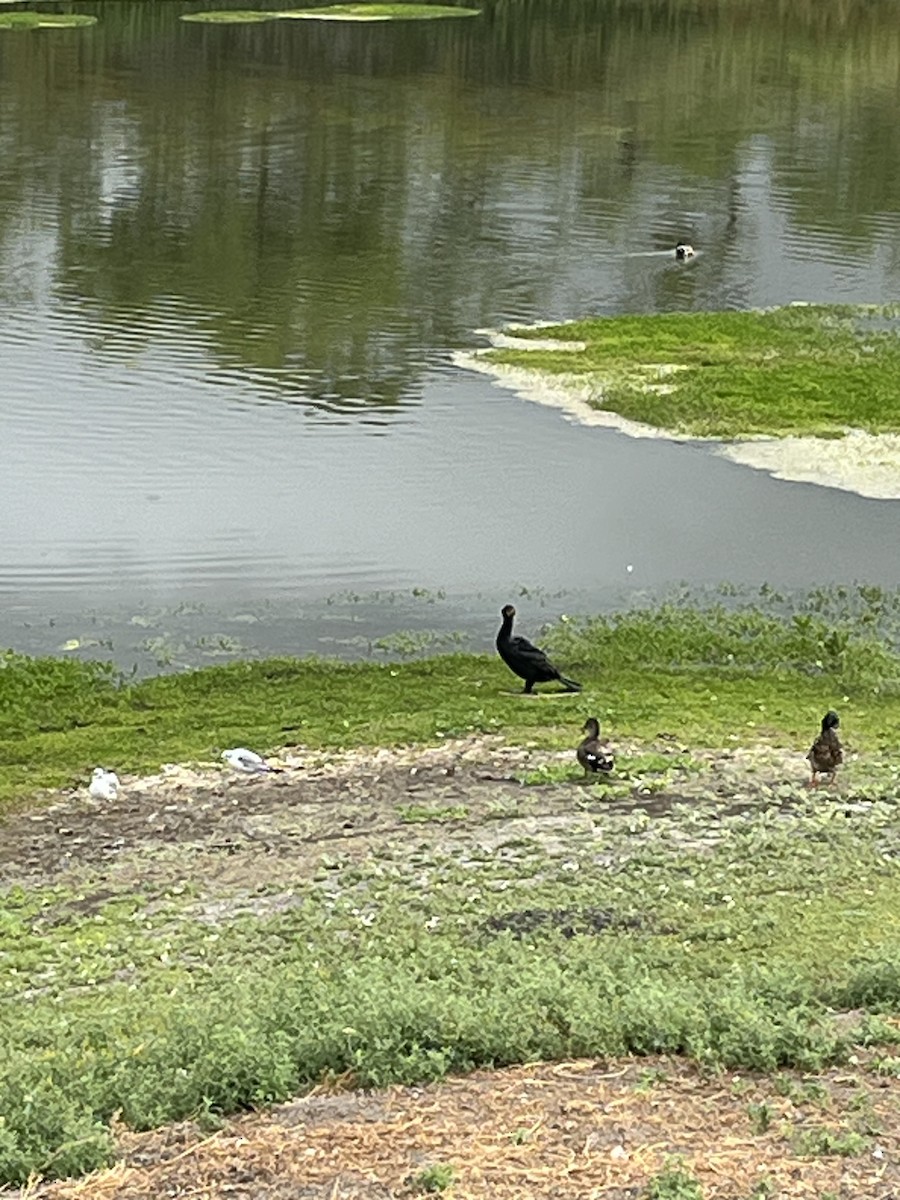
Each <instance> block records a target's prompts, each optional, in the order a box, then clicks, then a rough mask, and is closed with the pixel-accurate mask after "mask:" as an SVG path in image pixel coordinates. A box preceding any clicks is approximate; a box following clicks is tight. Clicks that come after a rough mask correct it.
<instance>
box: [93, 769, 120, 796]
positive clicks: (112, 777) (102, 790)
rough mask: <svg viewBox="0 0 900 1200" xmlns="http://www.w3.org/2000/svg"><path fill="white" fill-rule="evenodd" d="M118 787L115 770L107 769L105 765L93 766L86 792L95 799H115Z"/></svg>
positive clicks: (117, 794)
mask: <svg viewBox="0 0 900 1200" xmlns="http://www.w3.org/2000/svg"><path fill="white" fill-rule="evenodd" d="M119 787H120V784H119V777H118V775H117V774H116V773H115V771H107V770H106V768H105V767H94V770H93V772H92V774H91V784H90V787H89V788H88V794H89V795H91V796H93V797H94V799H95V800H117V799H118V796H119Z"/></svg>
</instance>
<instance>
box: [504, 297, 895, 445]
mask: <svg viewBox="0 0 900 1200" xmlns="http://www.w3.org/2000/svg"><path fill="white" fill-rule="evenodd" d="M898 322H900V309H897V308H885V307H879V308H875V307H853V306H834V305H832V306H826V305H791V306H788V307H785V308H778V309H772V310H769V311H764V312H760V311H756V312H698V313H665V314H654V315H642V316H621V317H596V318H591V319H587V320H581V321H574V322H571V323H568V324H565V325H557V326H550V327H546V326H542V327H539V328H531V329H519V328H515V329H513V330H510V331H509V332H514V333H515V334H516V335H517V336H521V337H523V338H526V339H527V338H557V339H563V340H568V341H572V342H579V341H580V342H584V343H586V346H585V349H584V350H580V351H562V350H546V349H540V348H535V349H534V350H528V349H521V350H520V349H502V350H501V349H497V350H491V351H488V352H486V354H485V357H486V358H487V360H488V361H493V362H496V363H503V364H510V365H514V366H521V367H526V368H528V369H530V370H535V371H539V372H547V373H549V374H551V375H561V376H569V377H573V378H574V379H575V380H576V381H577V382H578V383H579V384H580V385H581V386H582V387H583V385H584V382H585V380H590V381H592V382H593V383H594V384H595V385H596V392H597V395H598V400H597V402H596V403H597V407H602V408H605V409H611V410H612V411H614V412H617V413H619V414H621V415H622V416H623V417H627V418H630V419H632V420H636V421H642V422H645V423H647V424H650V425H654V426H656V427H657V428H659V429H665V430H671V431H674V432H678V433H684V434H691V435H695V436H698V437H714V438H739V437H742V436H748V435H753V434H768V435H775V436H781V435H786V434H816V435H819V436H824V437H840V436H842V435H843V434H844V433H845V431H846V430H847V429H848V428H858V429H864V430H867V431H869V432H871V433H883V432H897V431H898V430H900V394H898V391H897V388H896V386H895V381H896V378H897V375H898V371H900V337H898V336H897V335H898V331H900V324H898Z"/></svg>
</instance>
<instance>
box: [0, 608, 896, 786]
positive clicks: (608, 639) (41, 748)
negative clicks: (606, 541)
mask: <svg viewBox="0 0 900 1200" xmlns="http://www.w3.org/2000/svg"><path fill="white" fill-rule="evenodd" d="M725 600H726V601H727V604H726V603H725V602H718V601H716V600H715V599H713V600H709V599H705V600H703V601H702V602H698V601H697V600H696V598H693V597H692V596H690V595H687V596H684V597H679V598H676V599H675V600H673V601H672V602H670V603H664V604H660V605H657V606H656V607H654V608H650V609H647V610H635V611H630V612H623V613H618V614H611V615H605V616H600V617H585V618H571V619H564V620H562V621H561V622H559V623H558V624H557V625H555V626H553V627H551V628H549V629H547V630H545V631H544V633H542V634H540V636H538V633H537V631H536V630H534V629H529V632H530V633H531V634H532V635H533V636H535V637H536V638H537V639H538V640H539V641H542V642H543V643H544V644H545V645H546V647H547V648H548V649H549V650H550V651H551V652H552V654H553V656H554V658H555V659H556V661H557V662H558V663H559V664H560V665H561V666H563V667H564V668H565V669H566V670H568V671H569V672H571V673H572V674H574V675H576V677H578V678H581V679H582V680H583V682H584V685H585V688H584V691H583V692H581V693H580V694H572V695H564V696H556V697H553V698H549V697H547V696H536V697H527V696H522V695H521V694H519V693H518V685H519V681H518V680H517V679H516V678H515V677H514V676H512V675H511V674H510V673H509V671H507V669H506V668H505V667H504V666H503V664H502V663H501V662H500V661H499V659H498V658H497V656H496V655H477V654H447V655H436V656H434V657H430V658H426V659H422V660H418V661H411V662H403V663H395V664H391V663H372V662H365V663H353V664H348V663H340V662H333V661H326V660H312V659H311V660H297V659H271V660H267V661H264V662H238V663H232V664H229V665H226V666H215V667H207V668H204V669H202V670H197V671H188V672H184V673H182V674H179V675H169V676H165V677H157V678H152V679H146V680H142V681H137V682H136V681H129V680H121V679H118V678H116V677H115V675H114V673H113V671H112V670H111V668H109V667H107V666H104V665H102V664H97V663H91V662H78V661H73V660H69V659H66V660H62V659H49V658H47V659H31V658H27V657H25V656H22V655H17V654H14V653H7V654H5V655H2V656H0V804H2V803H3V802H9V801H10V800H14V799H16V798H17V797H21V796H23V795H27V794H28V793H29V792H34V791H35V790H36V789H39V788H43V787H59V786H63V785H71V784H74V783H78V782H82V783H83V782H85V781H86V780H87V778H88V776H89V774H90V771H91V769H92V768H93V767H94V766H95V765H97V764H98V763H100V764H103V765H107V766H112V767H114V768H116V769H117V770H120V771H124V772H126V773H133V772H141V771H150V770H157V769H158V768H159V765H160V763H162V762H167V761H196V760H204V761H209V760H210V759H214V758H216V757H217V756H218V753H219V751H220V750H221V749H223V748H225V747H227V746H230V745H251V746H253V747H255V748H257V749H259V750H261V751H265V750H269V749H272V748H275V747H278V746H283V745H290V744H293V743H298V742H299V743H303V744H305V745H308V746H311V747H316V748H334V749H341V748H349V747H356V746H367V745H387V746H390V745H400V744H404V743H410V742H437V741H442V740H444V739H446V738H448V737H460V736H465V735H467V734H473V733H474V734H478V733H485V734H498V733H502V734H503V736H504V737H505V738H506V739H507V740H509V741H511V742H513V743H516V742H519V743H521V744H522V745H534V746H542V747H546V748H563V747H571V746H573V745H574V743H575V741H577V738H578V736H579V731H580V728H581V725H582V724H583V722H584V719H585V717H586V716H590V715H595V716H597V717H598V718H599V719H600V721H601V723H602V726H603V732H604V735H606V734H609V735H610V736H611V738H612V740H613V743H615V740H616V738H622V737H636V738H640V739H644V740H653V739H656V738H657V736H658V735H659V734H666V735H668V736H669V738H670V739H671V740H672V744H673V746H674V747H675V748H680V749H681V750H683V751H684V752H687V753H689V752H690V749H691V747H694V746H698V745H699V746H710V745H711V746H721V745H727V744H729V743H734V742H736V743H744V742H752V741H757V740H759V739H769V740H778V741H781V742H782V743H783V744H786V745H798V746H802V745H803V744H804V743H807V742H808V741H809V739H810V737H811V735H812V733H814V732H815V730H816V728H817V727H818V724H819V721H820V719H821V716H822V713H823V712H824V711H825V710H826V709H828V708H830V707H834V708H837V709H838V710H839V711H840V712H841V714H842V718H843V720H844V728H845V730H846V731H847V732H848V733H849V734H850V736H851V737H852V739H853V742H854V744H856V745H859V746H865V747H866V748H867V749H868V750H869V751H871V752H880V750H881V748H882V747H891V746H893V745H894V744H895V730H896V728H897V726H898V723H900V656H898V653H897V651H896V646H897V645H898V644H900V636H898V630H900V595H898V593H892V592H886V591H883V590H881V589H879V588H867V587H858V588H849V589H848V588H835V589H831V590H818V591H816V592H813V593H810V594H808V595H806V596H803V597H799V598H793V599H792V598H788V597H784V596H780V595H778V594H777V593H774V592H772V591H771V589H763V591H762V592H761V593H760V594H759V595H758V596H754V597H744V598H743V599H741V598H740V597H738V598H735V597H733V596H727V597H725ZM545 690H550V691H552V690H553V689H552V688H549V689H545ZM657 765H658V766H660V769H662V767H663V766H664V764H657ZM671 765H672V764H669V766H671ZM650 766H651V765H650V764H643V765H641V764H638V769H645V768H646V773H647V774H648V775H651V774H653V773H654V771H653V770H651V769H650ZM621 767H622V770H623V771H627V767H628V764H627V762H626V761H625V760H622V763H621ZM561 769H563V768H561ZM666 769H669V768H668V767H666ZM569 770H570V768H569V767H568V766H567V767H565V768H564V771H565V772H566V773H568V772H569ZM538 781H539V780H538Z"/></svg>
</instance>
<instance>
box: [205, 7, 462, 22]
mask: <svg viewBox="0 0 900 1200" xmlns="http://www.w3.org/2000/svg"><path fill="white" fill-rule="evenodd" d="M480 11H481V10H480V9H477V8H463V7H461V6H457V5H452V4H378V3H375V2H373V3H361V4H328V5H323V6H321V7H319V8H293V9H231V10H229V9H217V10H213V11H211V12H194V13H184V14H182V17H181V19H182V21H190V22H194V23H197V24H208V25H247V24H253V23H254V22H260V21H283V20H288V21H289V20H308V21H429V20H435V19H440V18H442V17H477V16H479V15H480Z"/></svg>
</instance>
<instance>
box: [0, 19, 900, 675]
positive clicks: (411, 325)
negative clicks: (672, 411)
mask: <svg viewBox="0 0 900 1200" xmlns="http://www.w3.org/2000/svg"><path fill="white" fill-rule="evenodd" d="M273 6H274V5H273ZM48 7H50V8H53V7H57V6H54V5H49V6H48ZM64 7H66V8H67V9H70V8H73V7H74V8H75V9H76V10H79V11H88V12H90V11H93V12H97V13H98V14H99V16H100V22H99V24H98V25H96V26H95V27H93V28H90V29H86V30H79V29H74V30H64V31H46V30H45V31H39V32H33V33H21V32H19V33H12V32H5V33H3V32H0V164H2V167H0V421H2V438H0V535H2V536H0V600H2V612H0V643H5V644H10V645H13V646H16V647H17V648H21V649H26V650H29V651H32V652H46V651H53V650H58V649H60V648H61V647H62V646H64V645H66V644H70V645H71V644H72V643H74V641H76V640H77V641H78V642H79V646H80V649H79V650H76V651H73V652H75V653H110V652H111V653H113V654H114V655H115V656H116V657H117V658H119V659H120V660H121V661H123V662H131V661H138V662H140V664H141V665H142V667H147V666H148V665H149V666H152V665H154V664H159V665H166V664H178V663H180V662H182V661H185V662H186V661H202V660H205V659H207V658H209V657H211V656H220V655H222V656H229V655H231V654H235V653H248V652H256V651H261V650H281V651H290V652H310V651H314V650H325V651H329V650H332V651H335V652H338V653H347V654H352V653H366V652H368V649H369V646H370V643H371V641H372V639H375V638H378V637H380V636H382V635H384V634H390V633H392V632H394V631H397V630H402V629H410V628H419V629H437V630H442V629H443V630H446V629H461V630H466V631H468V632H469V633H470V634H471V635H472V638H473V642H474V644H477V645H482V644H486V643H487V641H488V640H489V639H490V637H492V636H493V633H494V630H495V627H496V624H497V619H496V609H497V607H498V605H499V603H500V602H502V601H503V600H505V599H508V598H510V597H513V598H515V596H516V595H517V594H518V593H519V591H520V589H522V588H525V589H528V591H529V593H530V599H529V597H527V596H526V597H524V598H523V599H522V601H521V603H520V609H521V610H522V612H523V616H525V619H526V626H525V628H526V629H531V630H533V629H534V622H535V621H539V620H542V619H544V618H545V617H546V616H548V615H550V614H551V613H552V612H554V611H559V610H561V609H564V608H568V609H570V610H571V609H573V608H580V609H584V608H589V607H596V606H597V605H599V604H609V603H614V602H616V603H620V602H627V600H628V599H629V597H630V596H631V595H632V593H633V592H634V591H638V592H640V593H641V594H645V593H646V592H647V591H651V592H652V591H653V590H655V589H660V588H663V587H665V586H666V585H667V584H669V583H671V582H673V581H676V580H687V581H689V582H694V583H699V584H702V583H710V582H714V581H716V580H720V579H730V580H734V581H738V582H746V583H750V584H754V583H762V582H763V581H770V582H772V583H775V584H779V585H785V586H802V585H804V584H809V583H813V582H821V581H826V580H834V579H841V580H850V579H866V580H870V581H876V582H881V583H886V584H900V557H898V556H897V555H896V553H895V552H894V550H893V547H894V546H895V544H896V543H895V531H896V528H897V521H898V517H900V506H898V503H896V502H892V501H872V500H864V499H861V498H859V497H856V496H854V495H851V494H849V493H844V492H838V491H833V490H829V489H826V488H821V487H816V486H813V485H804V484H791V483H785V482H779V481H776V480H773V479H771V478H769V477H768V476H766V475H764V474H761V473H759V472H756V471H752V470H749V469H747V468H744V467H739V466H736V465H733V464H731V463H728V462H726V461H724V460H721V459H719V458H717V457H715V455H713V454H712V453H711V452H710V451H709V450H708V449H704V448H701V447H696V446H690V445H687V446H685V445H672V444H668V443H662V442H651V441H633V440H630V439H628V438H626V437H624V436H622V435H621V434H619V433H616V432H613V431H608V430H603V429H596V428H591V429H586V428H579V427H577V426H574V425H572V424H571V423H569V422H568V421H567V420H566V419H565V418H564V417H563V416H562V415H560V414H559V413H556V412H553V411H550V410H547V409H543V408H541V407H540V406H538V405H535V404H532V403H529V402H526V401H523V400H520V399H518V398H517V397H515V396H514V395H512V394H510V393H508V392H505V391H503V390H501V389H499V388H496V387H494V386H492V385H491V383H490V382H489V381H488V380H486V379H485V378H483V377H480V376H477V375H474V374H471V373H468V372H466V371H462V370H459V369H457V368H456V367H454V366H453V364H452V362H451V356H452V354H453V352H454V351H455V350H458V349H461V348H462V349H465V348H468V347H474V346H478V345H481V344H483V338H482V337H480V336H479V335H478V334H477V333H476V332H475V331H476V330H478V329H480V328H483V327H487V326H496V325H498V324H500V323H503V322H508V321H530V320H534V319H538V318H553V319H559V318H568V317H575V316H580V315H583V314H586V313H617V312H634V311H639V312H656V311H673V310H683V309H700V308H723V307H725V308H742V307H747V306H755V305H768V304H776V303H782V302H787V301H790V300H795V299H806V300H820V301H854V302H855V301H863V302H865V301H886V300H896V298H897V296H898V294H900V123H898V121H897V119H896V104H897V85H898V78H900V37H898V36H897V32H896V10H895V8H894V6H893V5H892V4H889V3H880V2H879V0H859V2H854V0H847V2H846V3H843V4H841V5H831V4H829V5H822V4H818V3H811V2H810V3H804V2H803V0H799V2H798V3H792V4H791V5H789V6H788V5H784V4H782V3H770V2H767V0H752V2H750V0H746V2H745V0H720V2H718V3H716V2H713V0H710V2H708V3H707V0H684V2H681V0H670V2H658V3H653V2H645V3H638V2H634V3H630V2H629V3H622V2H619V3H617V2H615V0H604V2H603V3H600V2H596V0H591V2H590V3H586V2H583V0H533V2H532V0H529V2H528V3H523V2H522V0H516V2H515V3H513V2H512V0H510V2H508V3H507V2H505V0H499V2H498V3H496V4H493V5H491V6H490V7H489V8H488V9H487V10H486V11H485V13H484V14H483V15H482V16H481V17H479V18H474V19H471V20H460V21H444V22H423V23H416V24H408V23H396V24H385V25H368V26H360V25H346V24H334V23H319V22H306V21H303V22H273V23H271V24H265V25H248V26H230V27H223V26H219V27H206V26H200V25H196V24H187V23H184V22H182V21H180V20H179V16H180V14H181V13H182V12H185V11H188V10H195V9H198V8H212V7H217V8H221V7H227V5H223V4H215V5H211V4H207V5H201V4H196V3H195V4H183V3H180V2H177V0H167V2H166V3H164V4H162V3H158V0H147V2H143V3H132V2H129V0H120V2H117V3H113V2H111V0H104V2H102V3H101V2H100V0H98V2H97V3H95V4H93V5H90V4H76V5H74V6H72V5H65V6H64ZM233 7H243V8H246V7H248V5H247V0H240V4H238V5H233ZM679 238H684V239H686V240H689V241H691V242H692V243H693V244H694V245H695V246H697V247H698V249H700V250H702V253H701V254H700V255H699V256H698V258H697V259H695V260H694V261H693V262H691V263H689V264H678V263H676V262H675V260H674V258H673V257H672V255H671V253H670V251H671V248H672V246H674V244H675V242H676V240H678V239H679ZM664 251H669V253H663V252H664ZM629 565H630V566H631V567H632V568H633V569H632V570H631V571H628V570H627V568H628V566H629ZM375 592H377V593H378V595H377V596H373V595H372V593H375ZM98 643H99V645H98Z"/></svg>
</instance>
